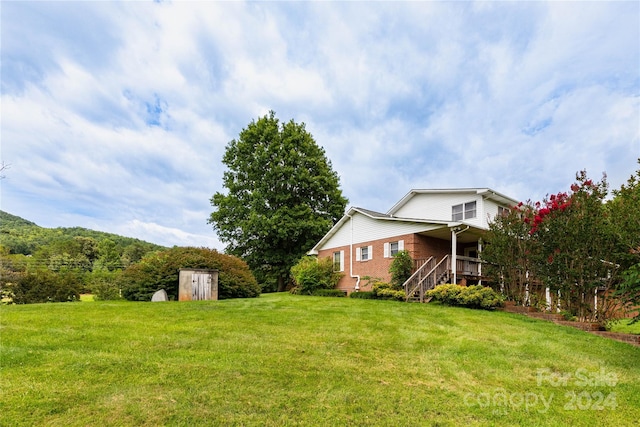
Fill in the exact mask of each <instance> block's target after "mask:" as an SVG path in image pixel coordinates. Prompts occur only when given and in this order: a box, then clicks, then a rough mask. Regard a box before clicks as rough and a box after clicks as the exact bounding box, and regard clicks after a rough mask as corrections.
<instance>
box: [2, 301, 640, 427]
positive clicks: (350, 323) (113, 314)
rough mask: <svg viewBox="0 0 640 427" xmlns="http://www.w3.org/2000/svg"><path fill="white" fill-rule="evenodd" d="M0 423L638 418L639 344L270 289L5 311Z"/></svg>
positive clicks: (488, 317) (471, 315)
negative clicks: (253, 294)
mask: <svg viewBox="0 0 640 427" xmlns="http://www.w3.org/2000/svg"><path fill="white" fill-rule="evenodd" d="M0 326H1V329H0V339H1V342H0V343H1V353H0V380H1V383H0V386H1V388H0V390H1V391H0V393H1V395H0V425H3V426H4V425H7V426H9V425H10V426H19V425H25V426H31V425H47V426H86V425H100V426H124V425H149V426H156V425H184V426H187V425H244V426H250V425H256V426H262V425H270V426H279V425H287V426H294V425H313V426H316V425H328V426H334V425H335V426H344V425H354V426H360V425H382V426H387V425H388V426H418V425H427V426H429V425H434V426H435V425H439V426H447V425H451V426H459V425H465V426H474V425H500V426H503V425H514V426H516V425H531V426H558V425H572V426H593V425H600V426H603V425H610V426H625V425H638V424H637V420H638V419H640V349H638V348H637V347H633V346H631V345H628V344H625V343H620V342H617V341H611V340H607V339H605V338H601V337H598V336H595V335H591V334H588V333H585V332H582V331H579V330H576V329H573V328H568V327H562V326H558V325H555V324H553V323H551V322H545V321H538V320H535V319H530V318H527V317H524V316H521V315H517V314H510V313H503V312H487V311H475V310H469V309H462V308H451V307H445V306H440V305H436V304H415V303H414V304H406V303H398V302H391V301H374V300H355V299H348V298H321V297H303V296H294V295H289V294H270V295H263V296H262V297H260V298H257V299H247V300H226V301H212V302H180V303H178V302H168V303H131V302H91V303H86V302H79V303H65V304H62V303H60V304H44V305H27V306H2V307H1V308H0Z"/></svg>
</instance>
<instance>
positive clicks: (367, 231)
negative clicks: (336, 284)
mask: <svg viewBox="0 0 640 427" xmlns="http://www.w3.org/2000/svg"><path fill="white" fill-rule="evenodd" d="M438 227H440V226H436V225H429V224H421V223H415V222H403V221H394V220H385V219H373V218H369V217H368V216H365V215H363V214H361V213H359V212H356V213H355V214H354V215H353V242H351V220H347V221H345V223H344V224H343V225H342V227H340V229H339V230H338V231H337V232H336V233H335V234H334V235H333V236H331V237H330V238H329V240H327V241H326V242H325V243H324V245H322V246H321V247H319V248H318V250H323V249H329V248H337V247H340V246H347V245H349V244H350V243H353V244H354V245H357V244H359V243H363V242H370V241H372V240H379V239H390V238H393V237H396V236H402V235H404V234H413V233H419V232H421V231H427V230H432V229H435V228H438Z"/></svg>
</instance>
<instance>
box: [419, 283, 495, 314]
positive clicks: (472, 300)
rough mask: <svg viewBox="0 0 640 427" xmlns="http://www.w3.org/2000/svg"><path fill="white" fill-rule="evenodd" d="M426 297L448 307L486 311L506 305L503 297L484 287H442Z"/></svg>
mask: <svg viewBox="0 0 640 427" xmlns="http://www.w3.org/2000/svg"><path fill="white" fill-rule="evenodd" d="M426 296H427V297H428V298H433V299H434V300H436V301H440V302H441V303H443V304H447V305H453V306H460V307H469V308H481V309H485V310H491V309H494V308H496V307H501V306H502V305H503V304H504V298H503V297H502V295H500V294H499V293H497V292H496V291H494V290H493V289H491V288H487V287H484V286H482V285H475V286H460V285H453V284H446V285H440V286H436V287H435V288H434V289H432V290H430V291H427V293H426Z"/></svg>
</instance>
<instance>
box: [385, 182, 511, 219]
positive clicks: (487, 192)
mask: <svg viewBox="0 0 640 427" xmlns="http://www.w3.org/2000/svg"><path fill="white" fill-rule="evenodd" d="M418 194H479V195H481V196H483V197H485V198H487V199H489V200H493V201H495V202H498V203H501V204H505V205H508V206H515V205H517V204H518V200H515V199H512V198H511V197H508V196H505V195H504V194H501V193H498V192H497V191H494V190H492V189H490V188H441V189H413V190H411V191H409V192H408V193H407V194H406V195H405V196H404V197H403V198H402V199H400V201H399V202H398V203H396V204H395V205H393V207H392V208H391V209H389V211H388V212H387V214H388V215H393V214H394V213H395V212H398V210H400V208H401V207H403V206H404V205H406V204H407V202H409V200H411V199H412V198H413V197H415V196H417V195H418Z"/></svg>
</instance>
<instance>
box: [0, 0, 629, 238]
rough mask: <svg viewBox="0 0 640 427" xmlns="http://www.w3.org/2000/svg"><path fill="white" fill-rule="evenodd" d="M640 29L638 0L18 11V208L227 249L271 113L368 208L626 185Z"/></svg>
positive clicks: (5, 135)
mask: <svg viewBox="0 0 640 427" xmlns="http://www.w3.org/2000/svg"><path fill="white" fill-rule="evenodd" d="M639 19H640V6H639V5H638V4H637V3H634V2H629V3H624V2H615V3H604V2H597V3H557V2H549V3H547V2H535V3H492V2H483V3H446V2H410V3H400V4H398V3H394V4H388V3H371V4H364V3H236V2H233V3H227V2H190V3H182V2H178V3H166V4H165V3H163V4H155V3H140V2H125V3H83V4H82V6H81V7H78V4H76V3H64V2H55V3H29V2H27V3H24V2H23V3H18V2H13V3H11V2H10V3H7V4H3V13H2V15H1V20H2V22H1V24H2V25H1V26H0V27H1V31H2V34H1V35H2V40H3V47H2V52H1V55H2V71H3V72H2V113H1V115H2V116H1V118H2V129H1V131H2V143H3V145H2V159H3V160H4V161H5V162H7V163H11V164H12V169H11V170H10V171H8V173H7V174H8V177H7V179H6V180H4V182H3V183H2V192H3V194H2V207H3V209H5V210H8V211H9V212H11V213H13V214H17V215H21V216H24V217H25V218H27V219H30V220H33V221H35V222H37V223H40V224H42V225H46V226H58V225H60V226H70V225H80V226H88V225H95V226H96V227H100V228H101V229H105V230H106V231H114V230H122V232H124V233H135V234H133V235H134V236H135V237H138V236H142V235H146V236H148V238H149V239H150V240H152V239H153V240H152V241H156V242H159V240H155V239H161V241H162V242H165V243H163V244H169V245H173V244H182V242H188V241H190V240H192V241H198V242H203V243H198V244H204V243H206V244H207V245H208V244H209V242H212V243H211V244H212V245H213V244H215V245H220V243H219V242H217V238H216V237H215V234H214V233H213V230H212V228H211V226H210V225H208V224H206V220H207V218H208V216H209V214H210V212H211V210H212V208H211V206H210V205H209V198H210V197H211V196H212V195H213V194H214V193H215V192H216V191H221V190H223V189H222V172H223V165H222V163H221V159H222V155H223V153H224V148H225V146H226V144H227V143H228V142H229V141H230V140H231V139H233V138H235V137H237V135H238V133H239V132H240V130H241V129H242V128H243V127H245V126H246V125H247V124H248V123H249V122H250V121H251V120H252V119H257V118H258V116H259V115H263V114H265V113H266V112H267V111H268V110H270V109H274V110H275V111H276V113H277V114H278V117H279V118H280V119H281V120H282V121H288V120H289V119H291V118H293V119H294V120H296V121H305V122H306V123H307V130H309V131H310V132H311V133H312V134H313V135H314V137H315V138H316V140H317V142H318V143H319V144H320V145H322V146H323V147H324V148H325V149H326V152H327V156H328V157H329V159H330V160H331V161H332V162H333V166H334V168H335V170H336V171H337V172H338V174H339V175H340V178H341V184H342V187H343V190H344V192H345V195H346V196H347V197H348V198H349V199H350V201H351V204H354V205H360V206H362V207H365V208H370V209H375V210H381V211H385V210H387V209H389V208H390V207H391V206H392V205H393V204H394V203H395V202H396V201H397V200H398V199H399V198H400V197H402V196H403V195H404V194H405V193H406V192H407V191H408V190H409V189H410V188H417V187H421V188H429V187H455V186H465V187H469V186H490V187H492V188H494V189H496V190H498V191H501V192H503V193H505V194H509V195H511V196H513V197H516V198H522V199H526V198H534V199H535V198H541V197H543V196H544V195H545V194H546V193H552V192H557V191H561V190H565V189H566V188H568V186H569V185H570V183H571V182H572V180H573V177H574V174H575V172H576V171H578V170H581V169H584V168H586V169H587V170H588V172H589V174H590V175H591V176H592V177H594V178H596V179H598V178H599V177H600V173H601V172H602V171H606V172H607V173H608V175H609V181H610V183H611V186H612V187H613V188H616V187H619V186H620V185H621V184H622V183H623V182H625V181H626V179H627V178H628V177H629V176H630V175H631V174H632V173H633V171H634V170H635V169H636V168H637V164H636V159H637V158H638V157H640V101H639V100H640V98H639V93H640V75H639V74H640V72H639V71H638V67H637V65H638V63H640V29H639V26H638V25H637V22H638V20H639ZM178 231H181V232H182V233H183V234H181V233H180V232H178ZM208 239H214V240H211V241H210V240H208ZM217 247H221V245H220V246H217Z"/></svg>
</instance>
